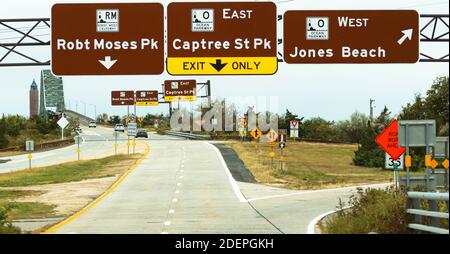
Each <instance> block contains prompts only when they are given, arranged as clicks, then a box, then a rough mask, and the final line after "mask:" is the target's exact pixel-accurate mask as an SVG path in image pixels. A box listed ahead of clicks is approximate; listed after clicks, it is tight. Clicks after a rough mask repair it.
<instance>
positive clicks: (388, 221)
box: [323, 189, 411, 234]
mask: <svg viewBox="0 0 450 254" xmlns="http://www.w3.org/2000/svg"><path fill="white" fill-rule="evenodd" d="M404 202H405V194H404V193H401V192H400V193H392V192H390V191H389V190H387V189H386V190H379V189H366V190H365V191H363V190H362V189H359V190H358V193H357V194H356V195H353V196H352V197H350V200H349V201H348V203H344V202H342V201H340V204H339V206H338V209H340V211H339V212H337V213H336V214H334V215H333V216H331V217H330V218H328V219H326V220H325V221H324V224H323V225H324V226H325V229H324V231H325V232H326V233H328V234H367V233H370V232H376V233H379V234H406V233H410V232H411V231H410V230H409V229H408V228H407V221H408V219H409V215H407V214H406V212H405V206H404ZM345 207H351V208H349V209H344V208H345Z"/></svg>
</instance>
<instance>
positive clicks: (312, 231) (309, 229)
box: [306, 206, 351, 235]
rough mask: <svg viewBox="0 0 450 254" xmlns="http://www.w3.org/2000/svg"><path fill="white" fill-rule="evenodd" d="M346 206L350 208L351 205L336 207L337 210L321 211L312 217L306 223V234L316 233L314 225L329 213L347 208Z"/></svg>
mask: <svg viewBox="0 0 450 254" xmlns="http://www.w3.org/2000/svg"><path fill="white" fill-rule="evenodd" d="M348 208H351V206H346V207H344V208H343V209H338V210H333V211H329V212H326V213H323V214H321V215H319V216H317V217H315V218H314V219H312V220H311V221H310V222H309V224H308V229H307V230H306V234H308V235H314V234H316V225H317V223H319V221H321V220H322V219H323V218H325V217H327V216H328V215H330V214H333V213H336V212H339V211H341V210H345V209H348Z"/></svg>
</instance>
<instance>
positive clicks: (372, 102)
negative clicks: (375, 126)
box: [370, 99, 375, 121]
mask: <svg viewBox="0 0 450 254" xmlns="http://www.w3.org/2000/svg"><path fill="white" fill-rule="evenodd" d="M374 102H375V100H374V99H370V121H373V109H374V108H375V106H374V105H373V104H374Z"/></svg>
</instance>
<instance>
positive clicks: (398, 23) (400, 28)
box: [283, 10, 419, 64]
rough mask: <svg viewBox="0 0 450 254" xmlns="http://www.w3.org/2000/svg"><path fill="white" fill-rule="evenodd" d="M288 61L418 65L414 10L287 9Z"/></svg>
mask: <svg viewBox="0 0 450 254" xmlns="http://www.w3.org/2000/svg"><path fill="white" fill-rule="evenodd" d="M283 44H284V60H285V61H286V63H290V64H295V63H297V64H300V63H415V62H417V60H418V58H419V14H418V13H417V12H416V11H414V10H376V11H375V10H364V11H362V10H361V11H356V10H351V11H287V12H286V13H285V14H284V40H283Z"/></svg>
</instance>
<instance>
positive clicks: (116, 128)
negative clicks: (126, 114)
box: [114, 123, 125, 132]
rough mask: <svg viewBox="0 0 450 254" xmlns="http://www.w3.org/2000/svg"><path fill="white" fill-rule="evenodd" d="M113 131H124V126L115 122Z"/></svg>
mask: <svg viewBox="0 0 450 254" xmlns="http://www.w3.org/2000/svg"><path fill="white" fill-rule="evenodd" d="M114 131H121V132H125V127H124V126H123V124H121V123H118V124H116V126H115V127H114Z"/></svg>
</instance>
